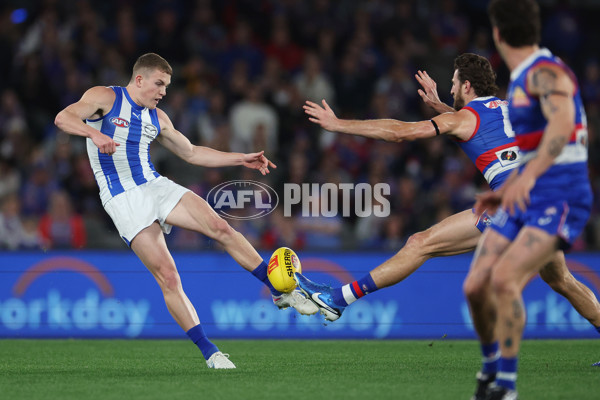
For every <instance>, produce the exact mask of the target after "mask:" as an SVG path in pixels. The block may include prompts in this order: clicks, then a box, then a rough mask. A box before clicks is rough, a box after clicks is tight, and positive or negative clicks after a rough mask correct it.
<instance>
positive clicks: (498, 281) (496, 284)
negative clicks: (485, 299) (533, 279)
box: [491, 274, 518, 296]
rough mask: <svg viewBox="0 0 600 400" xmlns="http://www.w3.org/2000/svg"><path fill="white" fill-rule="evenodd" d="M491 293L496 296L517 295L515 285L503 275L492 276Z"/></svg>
mask: <svg viewBox="0 0 600 400" xmlns="http://www.w3.org/2000/svg"><path fill="white" fill-rule="evenodd" d="M491 284H492V291H493V292H494V293H495V294H496V296H514V295H516V294H517V293H518V289H517V287H518V286H517V283H516V282H515V281H514V280H513V279H510V278H509V277H508V276H506V275H503V274H494V275H492V282H491Z"/></svg>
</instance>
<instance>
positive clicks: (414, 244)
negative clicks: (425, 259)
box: [404, 231, 430, 253]
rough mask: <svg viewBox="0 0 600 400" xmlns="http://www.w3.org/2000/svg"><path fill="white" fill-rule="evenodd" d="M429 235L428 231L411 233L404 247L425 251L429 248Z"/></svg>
mask: <svg viewBox="0 0 600 400" xmlns="http://www.w3.org/2000/svg"><path fill="white" fill-rule="evenodd" d="M429 237H430V234H429V232H428V231H424V232H417V233H413V234H412V235H410V236H409V238H408V240H407V241H406V245H405V246H404V247H405V248H409V249H413V250H415V251H418V252H421V253H427V252H428V251H429V248H430V246H429Z"/></svg>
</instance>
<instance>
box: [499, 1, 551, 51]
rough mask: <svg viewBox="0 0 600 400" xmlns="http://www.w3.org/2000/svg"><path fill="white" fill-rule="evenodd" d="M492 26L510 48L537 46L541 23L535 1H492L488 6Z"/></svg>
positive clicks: (538, 8)
mask: <svg viewBox="0 0 600 400" xmlns="http://www.w3.org/2000/svg"><path fill="white" fill-rule="evenodd" d="M488 15H489V16H490V21H491V23H492V26H495V27H497V28H498V32H499V33H500V37H501V38H502V40H504V41H505V42H506V43H507V44H508V45H509V46H511V47H523V46H531V45H535V44H538V43H539V42H540V38H541V30H542V22H541V18H540V7H539V5H538V4H537V3H536V2H535V0H492V1H491V2H490V4H489V6H488Z"/></svg>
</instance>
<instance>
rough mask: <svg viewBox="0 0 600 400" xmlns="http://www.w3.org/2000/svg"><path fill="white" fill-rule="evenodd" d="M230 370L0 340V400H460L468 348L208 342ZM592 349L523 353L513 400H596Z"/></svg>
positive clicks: (597, 356) (164, 348)
mask: <svg viewBox="0 0 600 400" xmlns="http://www.w3.org/2000/svg"><path fill="white" fill-rule="evenodd" d="M215 342H216V344H217V345H218V346H219V347H220V348H221V350H223V351H224V352H227V353H230V354H231V360H232V361H233V362H235V364H236V365H237V367H238V368H237V369H236V370H230V371H215V370H209V369H208V368H206V366H205V363H204V360H203V359H202V357H201V354H200V352H199V351H198V350H197V349H196V348H195V347H194V345H193V344H191V343H189V342H188V341H185V340H131V341H128V340H0V399H11V400H18V399H27V400H32V399H61V400H67V399H77V400H93V399H102V400H110V399H127V400H137V399H144V400H149V399H168V400H170V399H261V400H269V399H274V400H287V399H303V400H307V399H308V400H320V399H333V400H335V399H344V400H346V399H362V400H379V399H444V400H448V399H468V398H469V397H470V395H471V394H472V391H473V389H474V387H475V383H474V376H475V372H476V371H477V369H478V367H479V350H478V346H477V344H476V342H474V341H449V340H439V341H434V342H432V341H408V340H402V341H377V340H364V341H359V340H353V341H323V340H305V341H280V340H270V341H268V340H217V341H215ZM596 361H600V341H597V340H552V341H550V340H544V341H541V340H540V341H526V342H524V343H523V347H522V352H521V361H520V371H519V381H518V389H519V393H520V396H521V399H523V400H527V399H532V400H533V399H543V400H552V399H557V400H558V399H560V400H563V399H577V400H585V399H599V398H600V368H598V367H592V366H590V365H591V364H592V363H593V362H596Z"/></svg>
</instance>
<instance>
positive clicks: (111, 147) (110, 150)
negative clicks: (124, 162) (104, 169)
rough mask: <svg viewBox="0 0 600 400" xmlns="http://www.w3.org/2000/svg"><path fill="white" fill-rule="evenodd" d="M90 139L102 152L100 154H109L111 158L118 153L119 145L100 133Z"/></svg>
mask: <svg viewBox="0 0 600 400" xmlns="http://www.w3.org/2000/svg"><path fill="white" fill-rule="evenodd" d="M90 139H92V142H94V144H95V145H96V147H97V148H98V150H100V153H102V154H108V155H109V156H112V155H113V154H114V153H115V152H116V151H117V146H119V143H117V142H115V141H114V140H112V139H111V138H109V137H108V136H106V135H105V134H103V133H100V132H98V134H97V135H94V136H92V137H91V138H90Z"/></svg>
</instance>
